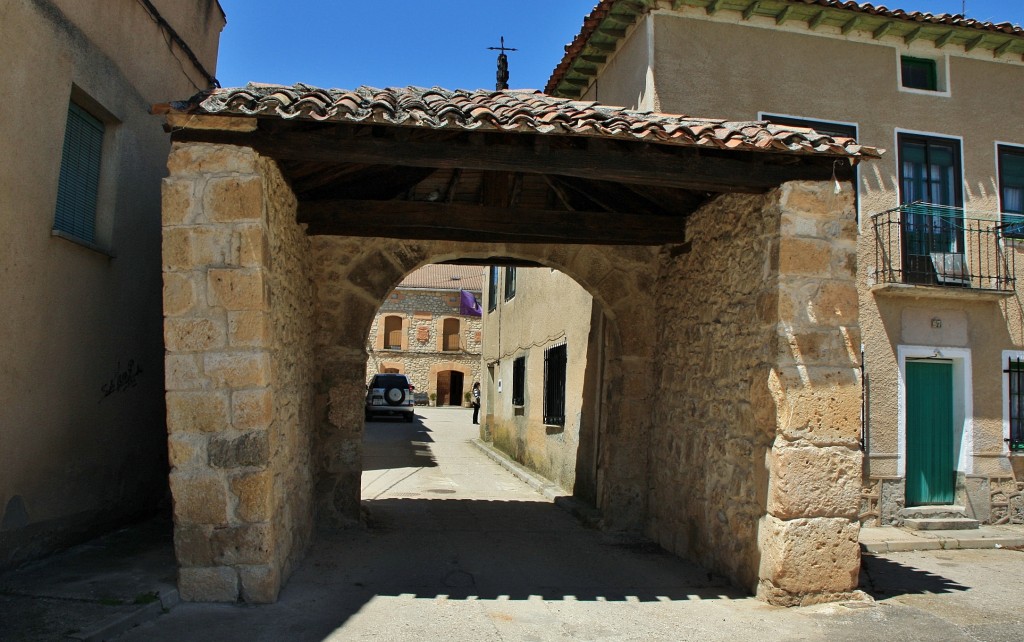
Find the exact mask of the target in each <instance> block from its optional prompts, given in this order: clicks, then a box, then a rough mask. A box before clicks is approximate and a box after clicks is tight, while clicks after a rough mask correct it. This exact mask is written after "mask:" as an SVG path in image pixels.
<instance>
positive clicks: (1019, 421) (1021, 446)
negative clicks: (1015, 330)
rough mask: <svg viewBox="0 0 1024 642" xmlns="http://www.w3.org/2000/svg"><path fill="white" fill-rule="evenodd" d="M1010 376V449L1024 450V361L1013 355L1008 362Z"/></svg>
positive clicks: (1008, 374) (1007, 371)
mask: <svg viewBox="0 0 1024 642" xmlns="http://www.w3.org/2000/svg"><path fill="white" fill-rule="evenodd" d="M1007 365H1008V367H1007V370H1006V373H1007V376H1009V378H1010V388H1009V390H1010V399H1009V403H1010V413H1009V415H1010V450H1011V451H1014V452H1022V451H1024V361H1022V360H1021V358H1020V357H1016V358H1014V357H1011V358H1010V360H1009V363H1008V364H1007Z"/></svg>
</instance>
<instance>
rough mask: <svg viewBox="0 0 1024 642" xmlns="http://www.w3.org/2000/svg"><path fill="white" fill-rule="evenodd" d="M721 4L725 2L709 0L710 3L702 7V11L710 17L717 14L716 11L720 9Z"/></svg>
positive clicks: (723, 0) (722, 0)
mask: <svg viewBox="0 0 1024 642" xmlns="http://www.w3.org/2000/svg"><path fill="white" fill-rule="evenodd" d="M723 2H725V0H711V2H709V3H708V6H706V7H704V11H705V12H706V13H707V14H708V15H709V16H712V15H714V14H716V13H718V10H719V9H721V8H722V3H723Z"/></svg>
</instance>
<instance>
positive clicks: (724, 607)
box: [0, 408, 1024, 642]
mask: <svg viewBox="0 0 1024 642" xmlns="http://www.w3.org/2000/svg"><path fill="white" fill-rule="evenodd" d="M417 413H418V418H417V421H416V422H415V423H414V424H405V423H391V422H372V423H370V424H368V425H367V435H366V441H365V458H364V473H363V498H364V502H365V505H366V507H367V514H368V528H366V529H353V530H350V531H346V532H341V533H333V534H321V535H320V536H319V537H318V538H317V540H316V542H315V543H314V545H313V547H312V548H311V550H310V552H309V554H308V556H307V557H306V559H305V561H304V562H303V563H302V565H301V566H300V567H299V568H298V569H297V570H296V572H295V573H294V574H293V576H292V577H291V578H290V579H289V581H288V584H287V586H286V587H285V589H284V590H283V591H282V593H281V596H280V600H279V601H278V602H277V603H276V604H271V605H262V606H248V605H227V604H220V605H217V604H187V603H181V604H177V605H174V604H173V601H174V598H175V597H176V593H174V589H173V586H172V585H170V584H168V583H167V580H168V578H169V577H172V576H173V572H174V568H173V558H171V557H169V554H170V547H169V545H168V540H167V538H166V528H167V524H166V523H164V524H162V525H161V524H159V523H153V524H154V525H153V526H152V527H150V531H152V532H151V533H150V535H149V537H148V539H149V541H150V543H149V544H143V543H142V542H143V541H144V540H146V539H147V538H146V537H135V536H134V535H133V534H132V531H130V530H129V531H125V532H123V534H122V536H121V539H120V540H118V539H116V538H115V539H114V540H112V541H110V542H107V543H106V544H97V543H92V544H90V545H89V546H87V547H79V549H75V550H72V551H69V552H68V553H67V554H65V555H63V556H57V557H54V558H51V559H50V560H45V561H43V562H40V563H37V564H36V565H33V566H32V567H29V568H26V569H24V570H23V571H20V572H19V573H15V574H9V575H8V576H3V577H0V640H5V641H6V640H54V639H62V638H65V639H67V638H70V639H113V638H117V636H118V635H120V637H119V638H117V639H121V640H147V641H149V640H156V641H159V640H217V641H219V642H227V641H230V640H275V641H276V640H441V639H446V640H450V639H461V640H645V641H646V640H726V639H729V640H760V639H763V638H766V637H770V638H772V639H786V640H790V639H793V640H800V639H803V640H818V639H829V640H854V639H857V640H864V639H874V638H878V639H882V638H883V637H884V638H885V639H888V640H958V639H964V640H993V641H995V640H1020V639H1024V619H1022V616H1021V615H1020V614H1021V612H1022V611H1021V609H1020V607H1019V600H1020V596H1021V595H1024V553H1021V552H1019V551H1016V550H1011V549H1009V548H1001V549H995V548H990V549H987V550H945V549H941V548H940V549H939V550H925V551H916V552H914V551H911V552H885V553H883V554H878V555H872V554H866V555H865V557H864V565H863V571H862V578H861V579H862V588H863V589H864V590H865V591H866V592H867V593H868V594H870V595H871V596H873V597H874V601H865V602H853V603H845V604H830V605H821V606H815V607H808V608H802V609H781V608H776V607H771V606H768V605H766V604H764V603H761V602H759V601H757V600H755V599H753V598H751V597H749V596H747V595H745V594H744V593H743V592H742V591H739V590H738V589H735V588H733V587H730V586H729V585H728V584H727V582H725V581H724V580H723V579H722V578H719V577H716V576H714V575H712V574H709V573H707V572H706V571H705V570H703V569H701V568H700V567H698V566H696V565H694V564H691V563H689V562H686V561H684V560H681V559H678V558H676V557H673V556H671V555H668V554H667V553H665V552H663V551H661V550H660V549H658V548H657V547H656V546H652V545H650V544H649V543H647V542H644V541H642V540H638V539H635V538H624V537H616V536H611V535H608V534H604V533H601V532H600V531H597V530H594V529H588V528H585V527H583V526H581V524H580V522H579V521H578V520H577V519H575V518H574V517H573V516H572V515H570V514H569V513H568V512H566V511H565V510H561V509H560V508H559V507H558V506H556V504H555V502H553V501H552V498H556V497H558V495H559V492H560V491H558V489H556V488H553V487H551V486H550V485H548V484H547V482H545V481H544V480H542V479H539V478H537V477H535V476H533V475H531V474H530V473H529V472H528V471H524V470H522V469H521V468H519V467H518V466H516V465H514V464H512V463H509V462H507V461H504V460H503V458H501V457H500V456H499V455H498V454H496V453H493V452H491V453H490V455H491V456H490V457H485V456H482V454H481V448H480V447H479V446H478V445H474V439H475V437H476V430H475V426H472V425H471V424H470V411H469V410H465V409H445V408H440V409H434V408H430V409H422V408H418V409H417ZM482 450H484V451H488V450H489V449H487V448H486V447H484V448H483V449H482ZM499 462H500V463H499ZM510 473H512V474H510ZM559 501H560V502H562V503H566V502H565V501H564V500H561V499H560V500H559ZM566 505H567V507H569V508H570V509H573V508H575V509H577V510H578V511H580V507H577V506H574V505H572V504H571V503H566ZM581 515H582V516H583V517H584V518H586V517H588V514H587V512H586V510H585V509H582V511H581ZM161 529H163V530H161ZM993 532H996V531H993ZM998 532H999V533H1001V535H1000V537H1004V538H1009V537H1014V536H1016V537H1021V540H1022V541H1024V528H1021V527H1005V528H1000V529H999V530H998ZM160 533H163V535H162V536H160ZM863 533H864V536H863V537H862V541H863V542H864V546H865V547H866V548H869V549H872V548H874V549H877V548H879V547H884V548H885V550H886V551H896V550H897V549H898V548H900V547H902V546H904V545H905V543H906V542H907V541H910V542H911V543H918V542H920V543H921V546H922V547H924V548H927V547H931V546H932V545H933V544H934V543H935V542H939V545H940V546H947V545H948V546H949V547H953V546H954V542H957V543H960V544H970V542H967V541H966V539H964V538H963V536H962V535H961V536H960V539H955V540H954V539H943V536H942V535H941V534H939V535H936V533H935V532H933V533H931V534H930V537H922V535H924V534H910V533H908V532H905V531H902V530H901V529H864V531H863ZM141 534H142V535H145V530H143V532H141ZM115 535H117V534H115ZM161 537H162V539H161ZM910 537H913V538H914V539H912V540H908V538H910ZM986 540H987V544H995V543H1002V544H1003V545H1004V546H1006V545H1009V543H1010V540H1009V539H1003V540H999V541H996V540H995V539H993V538H991V537H990V538H984V537H979V538H978V539H977V541H979V542H985V541H986ZM133 541H134V542H136V544H135V547H136V548H134V549H132V548H131V547H130V544H131V542H133ZM901 542H903V543H902V544H901ZM90 547H91V548H90ZM97 551H103V554H102V555H101V554H99V553H98V552H97ZM145 551H148V553H146V552H145ZM161 551H162V553H161ZM90 555H91V557H90ZM104 555H106V558H105V559H106V560H107V561H106V564H107V565H108V566H110V568H106V569H104V568H103V566H104V564H105V563H104V562H103V560H104ZM90 560H91V561H90ZM143 560H149V563H148V564H143V563H142V561H143ZM169 574H170V575H169ZM118 578H120V579H118ZM131 578H134V579H133V580H131V581H126V580H127V579H131ZM118 581H119V582H121V584H120V586H121V588H120V589H118V592H116V593H115V592H113V590H112V588H111V587H114V586H117V585H118V584H117V582H118ZM155 592H156V593H159V596H157V597H156V599H155V600H154V597H153V593H155ZM102 596H106V597H105V598H104V597H102ZM137 598H138V599H140V600H142V601H148V603H146V604H135V603H134V602H135V601H136V599H137ZM161 598H163V599H166V600H167V602H168V604H167V605H166V606H165V605H163V604H161V603H160V602H159V600H160V599H161ZM111 609H121V610H120V611H117V612H114V611H112V610H111ZM146 609H149V610H148V611H146ZM165 610H166V611H168V612H166V613H164V614H161V613H162V612H163V611H165ZM125 613H129V615H125ZM132 614H134V615H132ZM90 617H91V618H92V619H91V620H90ZM147 619H148V621H145V622H144V623H142V624H141V625H139V626H136V627H135V628H131V629H129V630H127V631H125V630H124V629H125V627H126V626H130V625H132V624H135V623H138V622H140V621H143V620H147ZM90 636H91V637H90Z"/></svg>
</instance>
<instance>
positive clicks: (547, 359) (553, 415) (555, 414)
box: [544, 343, 566, 426]
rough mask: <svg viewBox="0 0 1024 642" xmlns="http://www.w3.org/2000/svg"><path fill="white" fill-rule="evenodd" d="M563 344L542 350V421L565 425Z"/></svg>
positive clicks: (564, 351) (564, 359) (564, 350)
mask: <svg viewBox="0 0 1024 642" xmlns="http://www.w3.org/2000/svg"><path fill="white" fill-rule="evenodd" d="M565 364H566V349H565V344H564V343H563V344H562V345H558V346H555V347H553V348H548V349H547V350H545V351H544V423H546V424H549V425H553V426H564V425H565Z"/></svg>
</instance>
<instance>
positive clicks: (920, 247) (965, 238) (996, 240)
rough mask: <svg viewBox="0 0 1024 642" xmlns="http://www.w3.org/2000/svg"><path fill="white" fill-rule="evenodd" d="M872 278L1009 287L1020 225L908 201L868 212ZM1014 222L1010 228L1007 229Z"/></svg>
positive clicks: (981, 287) (1003, 289) (983, 287)
mask: <svg viewBox="0 0 1024 642" xmlns="http://www.w3.org/2000/svg"><path fill="white" fill-rule="evenodd" d="M871 221H872V223H873V225H874V232H875V273H874V277H875V282H876V283H905V284H913V285H934V286H944V287H950V288H970V289H975V290H991V291H998V292H1012V291H1013V289H1014V285H1015V281H1016V272H1015V269H1014V268H1015V254H1016V253H1015V252H1013V251H1007V249H1006V248H1004V239H1005V238H1006V237H1007V236H1008V232H1010V233H1011V235H1013V236H1016V233H1015V232H1016V231H1017V230H1016V228H1017V227H1020V226H1019V224H1018V225H1001V224H1000V223H999V222H998V221H994V220H986V219H980V218H966V217H964V210H963V209H962V208H959V207H949V206H945V205H933V204H931V203H910V204H907V205H901V206H900V207H896V208H893V209H891V210H886V211H884V212H882V213H880V214H876V215H874V216H873V217H872V218H871ZM1010 228H1013V229H1010Z"/></svg>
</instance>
